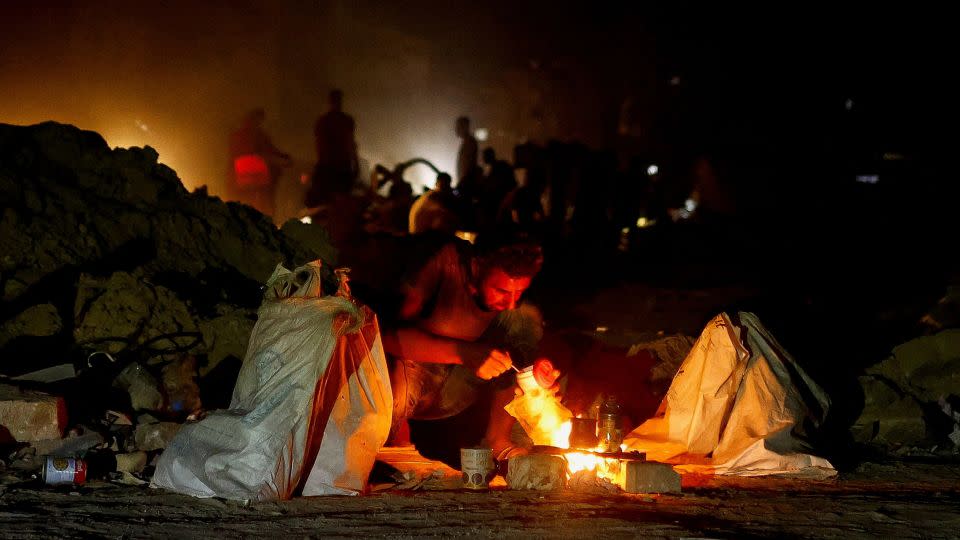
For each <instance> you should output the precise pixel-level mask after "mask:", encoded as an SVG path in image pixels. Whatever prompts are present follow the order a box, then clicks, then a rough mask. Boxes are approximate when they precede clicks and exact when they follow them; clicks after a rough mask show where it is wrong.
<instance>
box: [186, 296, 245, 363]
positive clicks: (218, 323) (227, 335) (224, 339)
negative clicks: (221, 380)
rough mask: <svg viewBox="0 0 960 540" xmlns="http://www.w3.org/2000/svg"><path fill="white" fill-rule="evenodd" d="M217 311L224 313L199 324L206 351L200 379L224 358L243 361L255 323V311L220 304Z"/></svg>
mask: <svg viewBox="0 0 960 540" xmlns="http://www.w3.org/2000/svg"><path fill="white" fill-rule="evenodd" d="M217 310H218V311H221V310H222V311H224V312H225V313H224V314H223V315H220V316H219V317H217V318H215V319H210V320H207V321H201V322H200V324H199V326H200V332H202V333H203V342H204V347H205V348H206V350H207V361H206V363H205V364H204V365H203V366H202V367H201V368H200V376H201V377H202V376H206V375H207V374H208V373H210V372H211V371H213V370H214V369H215V368H216V367H217V365H219V364H220V362H221V361H223V360H224V359H226V358H229V357H231V356H232V357H234V358H237V359H238V360H243V358H244V356H246V354H247V344H248V343H249V342H250V333H251V332H253V325H254V324H255V322H256V311H255V310H252V309H235V308H231V307H228V306H227V305H225V304H221V305H219V306H217Z"/></svg>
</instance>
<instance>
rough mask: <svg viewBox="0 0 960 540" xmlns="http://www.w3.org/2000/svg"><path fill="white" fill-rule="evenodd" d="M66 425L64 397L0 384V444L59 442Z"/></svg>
mask: <svg viewBox="0 0 960 540" xmlns="http://www.w3.org/2000/svg"><path fill="white" fill-rule="evenodd" d="M66 423H67V406H66V403H65V402H64V400H63V398H61V397H56V396H51V395H48V394H44V393H41V392H34V391H28V390H21V389H19V388H17V387H16V386H11V385H6V384H0V441H4V442H12V441H16V442H33V441H42V440H49V439H59V438H61V437H62V436H63V429H64V426H65V424H66Z"/></svg>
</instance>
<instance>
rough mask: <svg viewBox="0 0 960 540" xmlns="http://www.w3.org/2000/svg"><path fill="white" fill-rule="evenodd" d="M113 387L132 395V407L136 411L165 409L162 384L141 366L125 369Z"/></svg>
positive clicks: (134, 364) (135, 365) (135, 364)
mask: <svg viewBox="0 0 960 540" xmlns="http://www.w3.org/2000/svg"><path fill="white" fill-rule="evenodd" d="M113 386H114V387H115V388H119V389H121V390H126V391H127V393H129V394H130V405H131V406H132V407H133V409H134V410H135V411H144V410H145V411H158V410H160V409H161V408H162V407H163V394H161V393H160V384H159V383H158V382H157V379H156V378H155V377H154V376H153V375H151V374H150V372H148V371H147V370H146V368H144V367H143V366H141V365H140V364H137V363H133V364H130V365H129V366H127V367H125V368H124V369H123V371H121V372H120V374H119V375H117V378H116V379H114V381H113Z"/></svg>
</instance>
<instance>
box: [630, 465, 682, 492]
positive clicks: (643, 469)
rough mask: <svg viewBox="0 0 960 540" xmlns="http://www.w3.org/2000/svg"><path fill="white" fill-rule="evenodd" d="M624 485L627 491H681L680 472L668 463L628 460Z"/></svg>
mask: <svg viewBox="0 0 960 540" xmlns="http://www.w3.org/2000/svg"><path fill="white" fill-rule="evenodd" d="M626 466H627V471H626V477H625V481H624V485H623V489H624V491H626V492H627V493H680V474H678V473H677V472H676V471H674V470H673V467H671V466H670V465H668V464H666V463H657V462H655V461H628V462H627V463H626Z"/></svg>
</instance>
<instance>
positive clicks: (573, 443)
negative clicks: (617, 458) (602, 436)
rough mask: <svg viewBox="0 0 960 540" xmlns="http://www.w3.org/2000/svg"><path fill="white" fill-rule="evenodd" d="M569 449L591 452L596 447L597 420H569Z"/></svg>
mask: <svg viewBox="0 0 960 540" xmlns="http://www.w3.org/2000/svg"><path fill="white" fill-rule="evenodd" d="M568 441H569V444H570V448H579V449H581V450H593V449H594V448H596V447H597V442H598V441H597V420H596V419H595V418H571V419H570V437H569V439H568Z"/></svg>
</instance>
